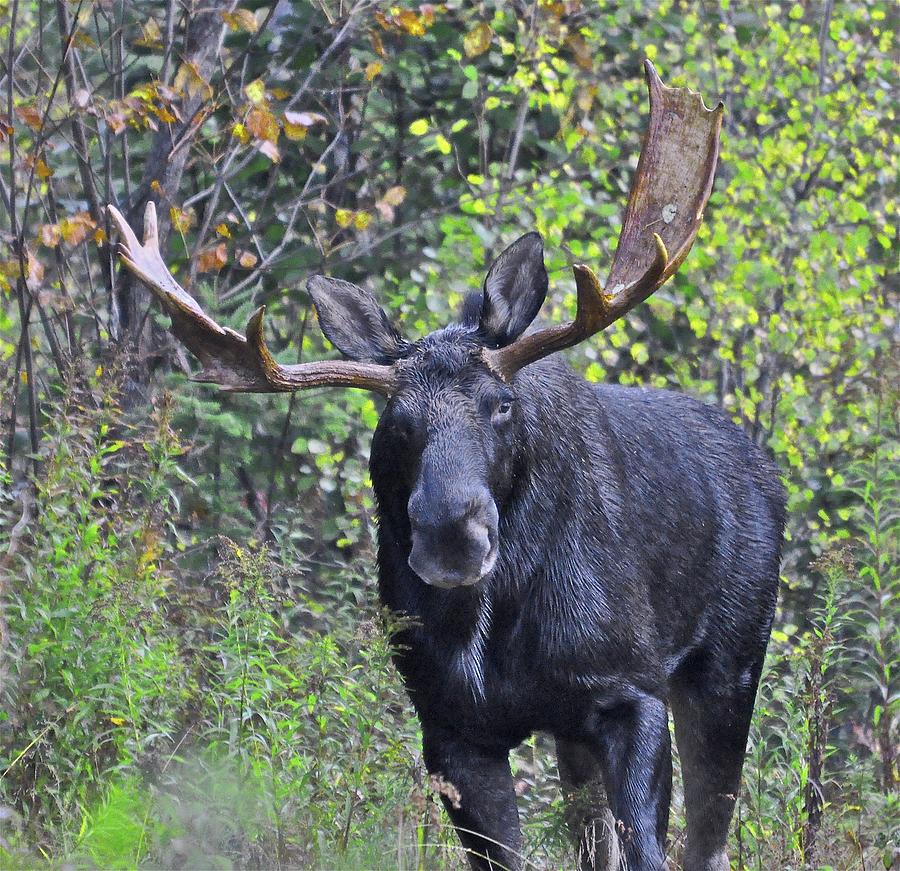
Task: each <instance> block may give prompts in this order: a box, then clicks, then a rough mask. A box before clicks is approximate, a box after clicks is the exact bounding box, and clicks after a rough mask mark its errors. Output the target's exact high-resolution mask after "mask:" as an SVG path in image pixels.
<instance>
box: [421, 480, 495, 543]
mask: <svg viewBox="0 0 900 871" xmlns="http://www.w3.org/2000/svg"><path fill="white" fill-rule="evenodd" d="M492 505H493V499H491V494H490V493H489V492H488V491H487V490H484V491H474V492H472V493H464V494H460V495H458V496H457V497H455V498H453V499H447V498H446V497H444V498H443V499H440V498H438V499H434V498H429V495H428V494H427V493H426V492H425V491H424V489H423V488H419V489H417V490H416V491H415V492H414V493H413V494H412V496H411V497H410V499H409V504H408V506H407V507H408V511H409V522H410V524H411V525H412V528H413V530H415V531H416V532H421V533H429V534H432V535H433V534H440V533H450V534H453V533H454V532H460V531H463V530H465V528H466V527H467V526H468V525H469V524H470V522H471V523H474V524H476V525H477V524H483V523H485V522H486V520H487V518H488V516H489V515H490V506H492Z"/></svg>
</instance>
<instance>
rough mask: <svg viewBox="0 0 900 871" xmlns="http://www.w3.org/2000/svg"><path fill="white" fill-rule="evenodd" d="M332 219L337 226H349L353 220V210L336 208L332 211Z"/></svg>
mask: <svg viewBox="0 0 900 871" xmlns="http://www.w3.org/2000/svg"><path fill="white" fill-rule="evenodd" d="M334 220H335V223H336V224H337V225H338V226H339V227H349V226H350V222H351V221H352V220H353V212H351V211H350V210H349V209H338V210H337V211H336V212H335V213H334Z"/></svg>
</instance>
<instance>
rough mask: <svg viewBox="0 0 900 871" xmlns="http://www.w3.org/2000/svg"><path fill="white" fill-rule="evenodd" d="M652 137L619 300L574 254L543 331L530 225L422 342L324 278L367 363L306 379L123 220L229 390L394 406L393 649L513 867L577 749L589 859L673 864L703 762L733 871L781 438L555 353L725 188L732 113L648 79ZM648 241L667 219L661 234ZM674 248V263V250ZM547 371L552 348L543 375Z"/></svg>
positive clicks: (469, 821)
mask: <svg viewBox="0 0 900 871" xmlns="http://www.w3.org/2000/svg"><path fill="white" fill-rule="evenodd" d="M647 78H648V84H649V88H650V102H651V113H650V124H649V127H648V132H647V136H646V138H645V143H644V149H643V152H642V154H641V159H640V161H639V163H638V169H637V173H636V177H635V181H634V182H633V184H632V192H631V197H630V199H629V204H628V208H627V210H626V214H625V220H624V222H623V227H622V232H621V235H620V238H619V244H618V248H617V251H616V256H615V258H614V261H613V264H612V267H611V269H610V275H609V279H608V283H607V286H608V287H610V288H611V291H610V292H609V293H606V292H604V291H603V290H602V289H601V287H600V285H599V282H598V281H597V279H596V277H595V276H594V275H593V273H592V272H591V270H590V269H588V268H587V267H586V266H580V265H579V266H575V267H573V268H574V272H575V284H576V291H577V295H578V306H577V311H576V315H575V320H574V321H573V322H572V323H570V324H561V325H557V326H552V327H548V328H544V329H536V330H532V331H528V330H529V326H530V325H531V323H532V322H533V320H534V319H535V317H536V316H537V314H538V311H539V310H540V308H541V306H542V304H543V302H544V298H545V295H546V293H547V289H548V277H547V272H546V270H545V268H544V261H543V242H542V240H541V238H540V236H538V234H536V233H528V234H526V235H525V236H523V237H521V238H520V239H519V240H517V241H516V242H514V243H513V244H512V245H510V246H509V247H508V248H507V249H506V250H505V251H503V252H502V253H501V254H500V255H499V257H498V258H497V259H496V260H495V261H494V263H493V264H492V265H491V268H490V270H489V272H488V274H487V277H486V279H485V281H484V285H483V287H482V290H481V291H480V292H478V293H474V294H472V295H470V297H469V298H468V299H467V300H466V303H465V306H464V310H463V316H462V320H461V322H460V323H459V324H455V325H452V326H449V327H445V328H444V329H442V330H438V331H437V332H435V333H432V334H431V335H429V336H426V337H425V338H423V339H420V340H419V341H417V342H409V341H406V340H405V339H403V338H402V337H401V335H400V333H399V332H398V331H397V330H396V329H395V328H394V327H393V325H392V324H391V323H390V321H389V320H388V318H387V316H386V315H385V313H384V312H383V311H382V310H381V308H380V307H379V306H378V303H377V302H376V300H375V298H374V297H373V296H372V295H371V294H370V293H369V292H368V291H366V290H364V289H362V288H360V287H356V286H355V285H352V284H349V283H348V282H346V281H341V280H339V279H334V278H326V277H324V276H315V277H313V278H312V279H310V281H309V282H308V284H307V287H308V289H309V292H310V295H311V297H312V300H313V303H314V304H315V308H316V312H317V314H318V318H319V324H320V326H321V327H322V330H323V332H324V333H325V335H326V337H327V338H328V339H329V340H330V341H331V342H332V344H333V345H335V347H337V348H338V349H339V350H340V351H341V352H342V353H343V355H344V356H345V357H347V358H349V359H348V360H340V361H316V362H312V363H303V364H296V365H293V366H286V365H282V364H279V363H278V362H276V361H275V360H274V358H273V357H272V355H271V354H270V352H269V350H268V348H267V347H266V344H265V338H264V334H263V329H262V319H263V313H264V309H260V310H259V311H258V312H257V313H256V314H255V315H254V316H253V317H252V318H251V319H250V321H249V323H248V325H247V331H246V335H242V334H240V333H237V332H235V331H234V330H231V329H228V328H225V327H222V326H220V325H219V324H217V323H216V322H215V321H214V320H213V319H212V318H210V317H209V316H208V315H207V314H206V313H205V312H204V311H203V310H202V309H201V308H200V306H199V305H198V304H197V302H196V301H195V300H194V299H193V298H192V297H191V296H190V295H189V294H188V293H187V292H186V291H185V290H184V289H183V288H181V287H180V286H179V285H178V283H177V282H176V281H175V279H174V278H173V276H172V275H171V273H170V272H169V271H168V269H167V268H166V266H165V263H164V261H163V259H162V255H161V253H160V250H159V245H158V240H157V233H156V213H155V209H154V207H153V205H152V204H149V205H148V208H147V211H146V214H145V218H144V244H143V245H142V244H140V243H139V242H138V240H137V237H136V236H135V234H134V232H133V231H132V229H131V227H130V226H129V225H128V223H127V222H126V221H125V220H124V218H123V217H122V215H121V214H120V213H119V212H118V210H116V209H115V208H114V207H112V206H111V207H110V214H111V216H112V218H113V220H114V221H115V223H116V225H117V226H118V229H119V233H120V236H121V247H120V256H121V259H122V262H123V263H124V264H125V265H126V266H127V267H128V268H129V269H130V270H131V271H132V272H133V273H134V274H135V275H136V276H137V277H138V278H140V279H141V281H143V282H144V283H145V284H146V285H147V286H148V287H149V288H150V289H151V290H153V292H154V293H155V294H156V295H157V296H158V297H159V299H160V300H161V301H162V303H163V305H164V306H165V308H166V310H167V311H168V312H169V314H170V315H171V317H172V331H173V332H174V333H175V335H176V336H178V338H179V339H181V340H182V341H183V342H184V343H185V344H186V345H187V346H188V347H189V348H190V349H191V350H192V351H193V353H194V354H195V355H196V356H197V357H198V358H199V359H200V361H201V362H202V364H203V369H202V371H201V372H200V373H199V376H198V379H199V380H204V381H212V382H214V383H217V384H219V385H221V386H223V387H225V388H226V389H229V390H244V391H290V390H300V389H305V388H308V387H317V386H341V387H360V388H364V389H368V390H374V391H377V392H379V393H381V394H382V395H384V396H385V397H386V398H387V403H386V405H385V408H384V411H383V413H382V415H381V418H380V420H379V423H378V427H377V429H376V431H375V437H374V440H373V443H372V453H371V477H372V482H373V485H374V489H375V495H376V497H377V502H378V510H379V528H378V563H379V588H380V595H381V598H382V600H383V602H384V604H385V605H387V606H388V607H389V608H390V609H392V610H394V611H396V612H398V613H400V614H403V615H405V616H406V617H407V618H408V619H407V620H406V621H404V624H403V628H402V629H401V630H400V631H399V632H398V634H397V636H396V638H395V643H396V648H395V649H396V661H397V665H398V667H399V669H400V672H401V674H402V675H403V678H404V680H405V683H406V686H407V688H408V690H409V694H410V696H411V698H412V701H413V704H414V705H415V707H416V710H417V712H418V714H419V717H420V720H421V723H422V734H423V741H424V756H425V762H426V765H427V767H428V769H429V771H431V772H432V773H433V774H436V775H440V776H441V777H443V779H444V780H445V781H447V782H449V783H450V784H452V786H453V787H454V788H455V789H454V790H452V791H450V790H448V792H450V793H451V794H452V796H453V798H452V800H451V799H446V798H445V806H446V807H447V810H448V813H449V814H450V817H451V819H452V820H453V823H454V825H455V826H456V828H457V831H458V832H459V836H460V838H461V840H462V842H463V844H464V845H465V847H466V848H467V851H468V855H469V860H470V863H471V864H472V866H473V868H476V869H492V871H494V869H501V868H506V869H518V868H520V867H521V865H522V857H521V836H520V832H519V820H518V813H517V809H516V798H515V790H514V788H513V781H512V776H511V773H510V767H509V761H508V754H509V751H510V749H511V748H513V747H515V746H516V745H517V744H519V743H520V742H521V741H522V740H523V739H525V738H526V737H527V736H528V735H530V734H531V733H533V732H534V731H537V730H543V731H546V732H549V733H551V734H552V735H553V736H554V737H555V738H556V743H557V753H558V760H559V771H560V778H561V780H562V781H563V784H564V787H565V788H566V790H567V792H568V793H570V795H571V797H572V801H571V803H570V807H571V813H570V821H571V823H572V826H573V833H574V835H575V839H576V842H577V844H578V847H579V853H580V864H581V866H582V868H584V869H592V871H593V869H600V868H612V867H615V866H618V865H619V860H620V858H621V859H624V860H625V863H626V866H627V868H628V869H629V871H658V869H661V868H665V867H666V852H665V850H666V843H665V840H666V828H667V825H668V813H669V795H670V791H671V778H672V763H671V751H670V746H669V744H670V742H669V728H668V713H669V710H671V712H672V714H673V717H674V722H675V737H676V740H677V743H678V749H679V753H680V759H681V764H682V771H683V773H684V792H685V811H686V817H687V846H686V850H685V857H684V867H685V869H686V871H726V869H727V867H728V860H727V857H726V853H725V844H726V840H727V833H728V826H729V822H730V819H731V814H732V810H733V807H734V802H735V797H736V794H737V792H738V791H739V788H740V773H741V767H742V763H743V758H744V752H745V745H746V741H747V734H748V730H749V725H750V717H751V714H752V709H753V702H754V698H755V694H756V688H757V683H758V681H759V675H760V671H761V668H762V662H763V657H764V655H765V648H766V644H767V642H768V637H769V630H770V627H771V622H772V615H773V612H774V608H775V598H776V592H777V586H778V568H779V554H780V548H781V538H782V527H783V522H784V499H783V495H782V493H781V488H780V485H779V483H778V479H777V475H776V472H775V470H774V468H773V467H772V466H771V464H770V463H769V462H768V460H767V459H766V457H765V456H764V454H763V453H762V451H761V450H759V449H758V448H757V447H756V446H754V445H753V444H752V443H751V442H750V440H749V439H748V438H747V437H746V436H745V435H744V434H743V432H742V431H741V430H740V429H739V428H738V427H736V426H734V425H733V424H732V423H731V422H730V421H728V420H727V419H726V418H725V417H724V416H723V415H722V414H721V412H719V411H718V410H717V409H714V408H711V407H709V406H706V405H703V404H701V403H699V402H696V401H694V400H692V399H689V398H687V397H684V396H680V395H676V394H673V393H667V392H665V391H657V390H639V389H625V388H621V387H617V386H610V385H595V384H589V383H588V382H586V381H585V380H583V379H582V378H580V377H579V376H577V375H575V374H574V373H573V372H572V371H571V370H569V369H568V368H566V366H565V365H564V364H563V363H561V362H559V361H558V360H556V359H553V358H550V355H551V354H553V353H554V352H555V351H559V350H562V349H563V348H566V347H569V346H571V345H574V344H576V343H578V342H581V341H584V340H585V339H587V338H588V337H590V336H591V335H593V334H594V333H596V332H598V331H599V330H602V329H604V328H605V327H607V326H608V325H609V324H611V323H613V322H614V321H615V320H617V319H618V318H620V317H622V316H624V314H626V313H627V312H628V311H629V310H630V309H631V308H633V307H634V306H635V305H637V304H638V303H640V302H641V301H642V300H644V299H646V298H647V296H649V295H650V294H651V293H653V291H654V290H656V288H658V287H659V286H660V285H662V284H663V283H664V282H665V281H666V280H668V279H669V278H670V277H671V276H672V275H673V274H674V273H675V271H676V270H677V269H678V266H679V265H680V264H681V262H682V261H683V260H684V258H685V257H686V256H687V254H688V251H689V250H690V247H691V244H692V243H693V240H694V238H695V236H696V233H697V230H698V228H699V226H700V222H701V220H702V214H703V208H704V206H705V204H706V201H707V199H708V197H709V193H710V190H711V188H712V183H713V177H714V173H715V165H716V157H717V152H718V135H719V129H720V126H721V120H722V107H721V104H720V105H719V106H718V107H716V108H715V109H713V110H709V109H707V108H706V107H705V106H704V105H703V101H702V99H701V98H700V97H699V95H697V94H695V93H693V92H690V91H686V90H681V89H673V88H666V87H665V86H664V85H663V84H662V82H661V81H660V80H659V77H658V76H657V75H656V72H655V71H654V70H653V67H652V65H650V64H649V63H648V64H647ZM651 228H655V230H656V231H652V230H651ZM670 252H671V253H670ZM545 358H548V359H545Z"/></svg>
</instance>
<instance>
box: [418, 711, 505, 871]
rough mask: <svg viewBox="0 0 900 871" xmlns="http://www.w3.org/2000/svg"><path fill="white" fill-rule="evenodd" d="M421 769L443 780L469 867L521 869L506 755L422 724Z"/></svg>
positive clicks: (490, 870) (478, 869) (449, 810)
mask: <svg viewBox="0 0 900 871" xmlns="http://www.w3.org/2000/svg"><path fill="white" fill-rule="evenodd" d="M422 744H423V750H424V756H425V767H426V768H427V769H428V772H429V774H432V775H437V776H439V777H440V778H441V779H442V781H443V788H442V792H441V800H442V801H443V803H444V807H445V808H446V810H447V813H448V814H449V816H450V820H451V822H452V823H453V826H454V828H455V829H456V832H457V834H458V835H459V839H460V841H462V845H463V847H464V848H465V850H466V856H467V858H468V860H469V865H470V866H471V867H472V869H473V871H520V869H521V868H522V835H521V831H520V829H519V811H518V807H517V805H516V793H515V789H514V788H513V779H512V772H511V771H510V767H509V754H508V753H506V752H503V751H500V750H493V749H486V748H483V747H480V746H478V745H475V744H472V743H470V742H468V741H465V740H463V739H462V738H460V737H459V736H458V735H456V734H454V733H452V732H450V731H448V730H444V729H433V728H432V729H428V728H426V727H425V726H424V724H423V733H422Z"/></svg>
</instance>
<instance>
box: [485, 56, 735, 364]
mask: <svg viewBox="0 0 900 871" xmlns="http://www.w3.org/2000/svg"><path fill="white" fill-rule="evenodd" d="M644 70H645V73H646V77H647V87H648V90H649V91H650V123H649V125H648V127H647V133H646V136H645V138H644V146H643V148H642V150H641V157H640V160H639V161H638V166H637V171H636V172H635V175H634V181H633V182H632V185H631V194H630V196H629V199H628V207H627V209H626V210H625V221H624V225H623V227H622V232H621V234H620V236H619V244H618V246H617V247H616V254H615V257H614V258H613V265H612V268H611V269H610V271H609V278H608V279H607V290H604V289H603V288H601V285H600V282H599V281H598V280H597V276H596V275H594V273H593V272H592V271H591V269H590V268H589V267H587V266H583V265H578V266H575V267H574V272H575V288H576V292H577V309H576V314H575V320H574V321H573V322H572V323H569V324H564V325H560V326H555V327H549V328H547V329H543V330H538V331H537V332H534V333H528V334H526V335H524V336H522V337H520V338H519V339H518V340H517V341H515V342H513V343H512V344H511V345H508V346H507V347H505V348H500V349H498V350H486V351H484V354H483V356H484V359H485V361H486V362H487V364H488V365H489V366H490V368H491V369H492V370H493V371H495V372H497V373H498V374H499V375H501V377H503V378H505V379H509V378H511V377H512V376H513V375H514V374H515V373H516V372H517V371H518V370H519V369H521V368H522V367H523V366H527V365H528V364H529V363H534V362H535V361H536V360H539V359H541V358H542V357H546V356H547V355H548V354H552V353H553V352H554V351H559V350H562V349H563V348H568V347H571V346H572V345H576V344H578V343H579V342H582V341H584V340H585V339H587V338H589V337H590V336H592V335H594V333H597V332H599V331H600V330H603V329H605V328H606V327H608V326H609V325H610V324H611V323H613V322H614V321H616V320H618V319H619V318H620V317H622V316H623V315H624V314H625V313H626V312H627V311H629V310H630V309H632V308H634V307H635V306H636V305H637V304H638V303H641V302H643V301H644V300H645V299H646V298H647V297H648V296H650V294H652V293H653V292H654V291H655V290H656V289H657V288H658V287H660V286H661V285H662V284H663V283H664V282H666V281H667V280H668V279H669V278H671V277H672V276H673V275H674V274H675V272H676V271H677V270H678V267H679V266H681V264H682V262H683V261H684V258H685V257H687V255H688V252H689V251H690V250H691V245H693V244H694V239H695V238H696V236H697V231H698V230H699V229H700V223H701V221H702V220H703V209H704V208H705V206H706V201H707V200H708V199H709V195H710V192H711V191H712V185H713V178H714V177H715V172H716V161H717V159H718V156H719V131H720V129H721V127H722V115H723V112H724V106H723V105H722V103H719V104H718V105H717V106H716V107H715V108H714V109H707V108H706V106H705V105H704V103H703V98H702V97H701V96H700V94H698V93H696V92H694V91H689V90H687V89H684V88H667V87H666V86H665V85H664V84H663V83H662V81H661V80H660V78H659V76H658V75H657V73H656V69H655V68H654V66H653V64H652V63H650V61H649V60H647V61H644Z"/></svg>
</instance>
